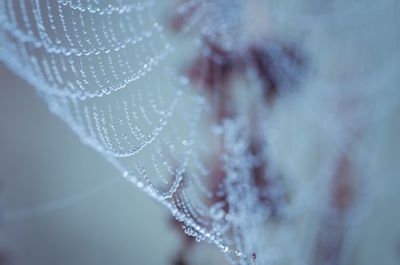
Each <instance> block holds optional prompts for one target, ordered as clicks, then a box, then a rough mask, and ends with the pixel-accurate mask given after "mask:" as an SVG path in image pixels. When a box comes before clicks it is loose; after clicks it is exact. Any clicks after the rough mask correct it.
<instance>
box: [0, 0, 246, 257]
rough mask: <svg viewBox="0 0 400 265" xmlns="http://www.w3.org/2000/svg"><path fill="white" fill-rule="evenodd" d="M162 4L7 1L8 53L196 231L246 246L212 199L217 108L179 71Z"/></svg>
mask: <svg viewBox="0 0 400 265" xmlns="http://www.w3.org/2000/svg"><path fill="white" fill-rule="evenodd" d="M220 2H222V1H220ZM193 4H194V2H193V3H189V4H186V5H193ZM160 6H162V4H160V3H158V1H125V0H115V1H99V0H91V1H81V0H59V1H51V0H45V1H41V0H34V1H26V0H19V1H15V0H4V1H0V24H1V26H0V58H1V61H3V62H4V63H5V64H6V65H7V66H8V67H10V68H11V69H13V70H14V71H15V73H17V74H18V75H20V76H21V77H22V78H24V79H25V80H27V81H28V82H30V83H31V84H32V85H33V86H34V87H35V89H36V90H37V92H38V94H39V95H40V97H42V98H43V99H44V100H45V102H46V103H47V104H48V106H49V109H50V110H51V111H52V112H54V113H55V114H56V115H57V116H59V117H60V118H61V119H62V120H64V121H65V122H66V123H67V124H68V125H69V126H70V127H71V128H72V129H73V131H75V132H76V133H77V134H78V135H79V137H80V139H81V140H82V141H83V142H84V143H86V144H88V145H90V146H91V147H93V148H94V149H96V150H97V151H98V152H99V153H101V154H102V155H103V156H104V157H105V158H106V159H107V160H109V161H110V162H111V163H112V164H113V165H114V166H115V167H116V168H117V169H118V170H120V172H121V174H122V175H123V177H124V178H126V179H127V180H129V181H130V182H131V183H133V184H135V185H136V186H137V187H139V188H140V189H142V190H144V191H145V192H146V193H148V194H149V195H150V196H151V197H153V198H154V199H156V200H158V201H160V202H161V203H162V204H163V205H165V206H166V207H167V208H168V209H169V210H170V211H171V213H172V215H173V216H174V217H175V218H176V219H177V220H178V221H180V222H181V223H182V225H183V226H184V228H185V232H186V233H187V234H189V235H191V236H194V237H196V239H198V240H206V241H209V242H212V243H215V244H216V245H217V246H218V247H219V248H220V249H222V250H223V251H224V252H230V254H232V255H235V256H242V255H244V252H243V251H244V249H241V248H240V247H241V246H238V245H236V243H235V239H234V236H233V234H232V232H231V230H232V229H233V227H228V226H229V225H228V222H227V221H225V219H224V214H225V213H224V211H223V209H222V207H221V205H220V204H216V205H213V203H214V202H216V201H217V200H215V199H214V197H215V196H216V195H215V194H213V193H215V192H213V191H212V189H211V188H210V183H209V182H210V179H209V178H208V175H209V174H210V173H209V169H207V168H206V167H205V166H204V165H203V164H204V162H202V161H201V159H202V158H201V157H202V156H204V154H206V153H212V151H210V149H212V147H210V143H209V142H207V137H204V133H207V132H204V128H202V122H203V123H204V122H205V121H204V117H205V116H206V114H205V113H206V112H207V111H209V110H207V105H206V104H205V100H204V97H203V96H201V95H199V94H198V93H195V91H194V90H192V89H191V88H190V86H189V83H188V80H187V79H186V78H185V77H183V76H182V75H180V74H179V69H178V66H179V65H178V64H177V61H178V60H177V58H179V57H178V55H179V54H178V55H177V49H176V47H177V46H176V44H174V43H171V38H168V37H166V33H165V29H164V26H163V22H164V21H162V19H160V18H158V17H157V14H158V13H159V10H160V9H161V7H160ZM182 8H183V9H184V8H185V7H184V6H183V7H182ZM160 20H161V21H160ZM191 45H194V43H192V44H191ZM228 231H230V232H228Z"/></svg>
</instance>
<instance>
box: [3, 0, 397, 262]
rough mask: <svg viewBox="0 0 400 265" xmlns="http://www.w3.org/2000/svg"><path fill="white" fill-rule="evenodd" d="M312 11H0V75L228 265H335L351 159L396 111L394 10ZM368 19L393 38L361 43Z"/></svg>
mask: <svg viewBox="0 0 400 265" xmlns="http://www.w3.org/2000/svg"><path fill="white" fill-rule="evenodd" d="M300 2H301V3H300ZM315 2H316V1H304V2H303V1H290V0H288V1H272V0H271V1H261V0H229V1H228V0H214V1H211V0H179V1H176V2H172V3H170V4H171V6H172V7H171V6H170V7H168V8H166V7H165V6H164V5H165V3H164V1H155V0H154V1H152V0H147V1H128V0H115V1H101V0H90V1H81V0H58V1H51V0H43V1H42V0H40V1H39V0H18V1H15V0H0V59H1V60H2V61H3V62H4V63H5V64H6V65H7V66H8V67H9V68H11V69H13V70H14V71H15V73H17V74H18V75H20V76H21V77H22V78H24V79H25V80H27V81H28V82H30V83H31V84H32V85H33V86H34V87H35V89H36V90H37V92H38V94H39V96H40V97H42V98H43V100H44V101H45V102H46V103H47V104H48V106H49V109H50V110H51V111H52V112H53V113H54V114H56V115H58V116H59V117H60V118H61V119H62V120H64V121H65V122H66V123H67V124H68V125H69V126H70V127H71V128H72V129H73V130H74V131H75V132H76V134H77V135H79V137H80V139H81V140H82V142H84V143H85V144H88V145H90V146H91V147H93V148H94V149H96V150H97V151H98V152H99V153H101V154H102V155H103V156H104V157H105V158H106V159H107V160H108V161H110V162H111V163H112V164H113V165H114V166H115V167H116V168H117V169H118V170H119V171H120V172H121V174H122V176H123V177H124V178H126V179H127V180H128V181H129V182H131V183H133V184H134V185H136V186H137V187H138V188H140V189H142V190H143V191H145V192H146V193H147V194H149V195H150V196H151V197H152V198H154V199H155V200H157V201H159V202H160V203H161V204H163V205H164V206H165V207H167V208H168V209H169V210H170V212H171V214H172V216H173V217H174V218H175V220H176V221H177V223H178V224H179V226H180V227H183V230H184V232H185V233H186V234H187V235H189V236H191V237H192V238H194V239H195V240H196V241H206V242H210V243H212V244H214V245H215V246H217V247H218V248H219V249H220V250H221V251H222V252H224V253H225V254H226V257H227V258H228V260H229V261H230V262H231V263H232V264H255V263H256V264H341V263H346V262H348V260H349V257H350V256H351V251H352V248H351V244H352V239H353V238H352V237H351V236H350V235H349V231H350V228H349V227H351V225H352V224H353V223H354V220H358V219H359V218H360V216H362V214H363V213H364V212H365V210H364V208H363V205H364V204H365V200H366V199H365V197H366V196H365V194H366V190H368V176H367V174H366V176H362V175H363V174H364V173H365V172H363V171H362V170H361V169H360V168H361V167H360V165H359V164H358V163H359V161H358V160H357V159H356V158H354V157H357V156H356V154H357V152H358V151H359V150H358V149H359V148H358V147H359V145H360V143H361V142H362V141H363V139H364V137H366V134H367V132H366V131H367V130H366V128H368V126H374V124H376V122H377V121H378V120H379V119H380V118H381V117H382V115H384V113H385V111H387V110H388V109H390V108H392V107H393V106H394V105H395V104H396V102H397V101H398V95H399V93H395V92H393V91H395V90H394V89H393V88H392V86H390V85H388V84H391V83H392V82H394V81H393V80H394V79H395V78H396V75H395V70H396V68H397V66H398V64H397V61H398V59H399V58H398V57H399V54H398V52H396V53H393V52H394V51H395V50H396V48H395V47H396V46H395V44H393V45H391V43H392V42H396V40H398V39H397V35H398V32H397V31H396V30H395V29H394V28H393V27H391V26H392V25H393V24H396V23H393V22H394V21H396V20H395V14H396V13H395V11H394V10H396V8H397V7H398V4H395V3H394V2H392V1H389V0H387V1H382V4H379V6H375V4H371V3H372V1H353V2H354V3H353V2H352V3H347V2H346V1H341V0H337V1H332V2H330V3H329V4H328V3H315ZM362 2H366V3H362ZM377 5H378V4H377ZM382 14H385V16H382ZM370 16H379V17H380V18H381V20H380V24H379V25H378V26H380V27H385V30H386V31H384V32H383V33H380V32H379V31H378V30H376V29H375V30H374V29H371V31H370V32H360V31H359V30H358V26H360V25H369V24H370V22H368V20H366V18H368V17H370ZM160 17H161V18H162V19H160ZM387 25H388V26H387ZM378 26H376V27H377V28H378ZM338 32H339V33H338ZM357 34H358V35H357ZM396 34H397V35H396ZM331 36H334V37H333V38H332V37H331ZM387 36H392V37H391V38H393V39H391V40H387V43H388V44H387V45H386V46H387V47H385V51H383V52H381V53H379V54H378V53H377V52H376V53H374V55H371V51H373V49H374V48H375V47H376V46H374V43H373V42H374V41H376V40H377V39H382V38H385V37H387ZM359 39H360V40H361V41H362V42H363V43H364V46H363V47H359V46H358V44H359V42H358V40H359ZM335 41H336V43H335ZM385 43H386V42H385ZM343 48H346V49H347V50H345V49H343ZM366 54H369V57H368V58H370V60H369V61H368V60H367V59H365V58H366V57H363V56H365V55H366ZM388 54H390V57H392V58H388V57H389V56H388ZM360 58H364V60H365V61H364V62H361V60H360ZM382 58H384V60H387V61H385V62H384V63H383V62H382V61H381V60H382ZM372 66H373V67H372ZM383 66H384V67H385V72H383V71H382V67H383ZM370 76H373V77H374V78H371V77H370ZM379 89H380V90H379ZM378 91H379V93H378ZM376 95H383V99H382V100H381V101H384V102H386V103H388V104H386V109H385V108H383V109H382V108H379V111H375V112H373V113H372V112H367V111H366V110H365V108H364V107H365V106H366V105H368V104H369V105H372V106H379V107H381V105H382V104H381V103H379V102H380V101H379V100H375V99H376ZM298 113H302V114H299V115H297V114H298ZM372 114H373V115H372ZM367 117H368V118H367ZM283 124H289V125H283ZM315 131H318V133H315ZM312 137H320V138H319V139H316V140H315V141H314V142H312V141H311V140H310V139H311V138H312ZM312 143H314V145H313V144H312ZM282 146H283V147H282ZM310 150H311V151H314V153H312V152H311V151H310ZM315 153H316V154H317V155H315ZM310 164H311V165H312V166H308V167H307V165H310ZM184 254H185V253H183V254H182V256H181V257H180V259H179V260H178V261H177V263H179V262H181V263H183V262H184V259H185V258H186V257H184Z"/></svg>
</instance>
